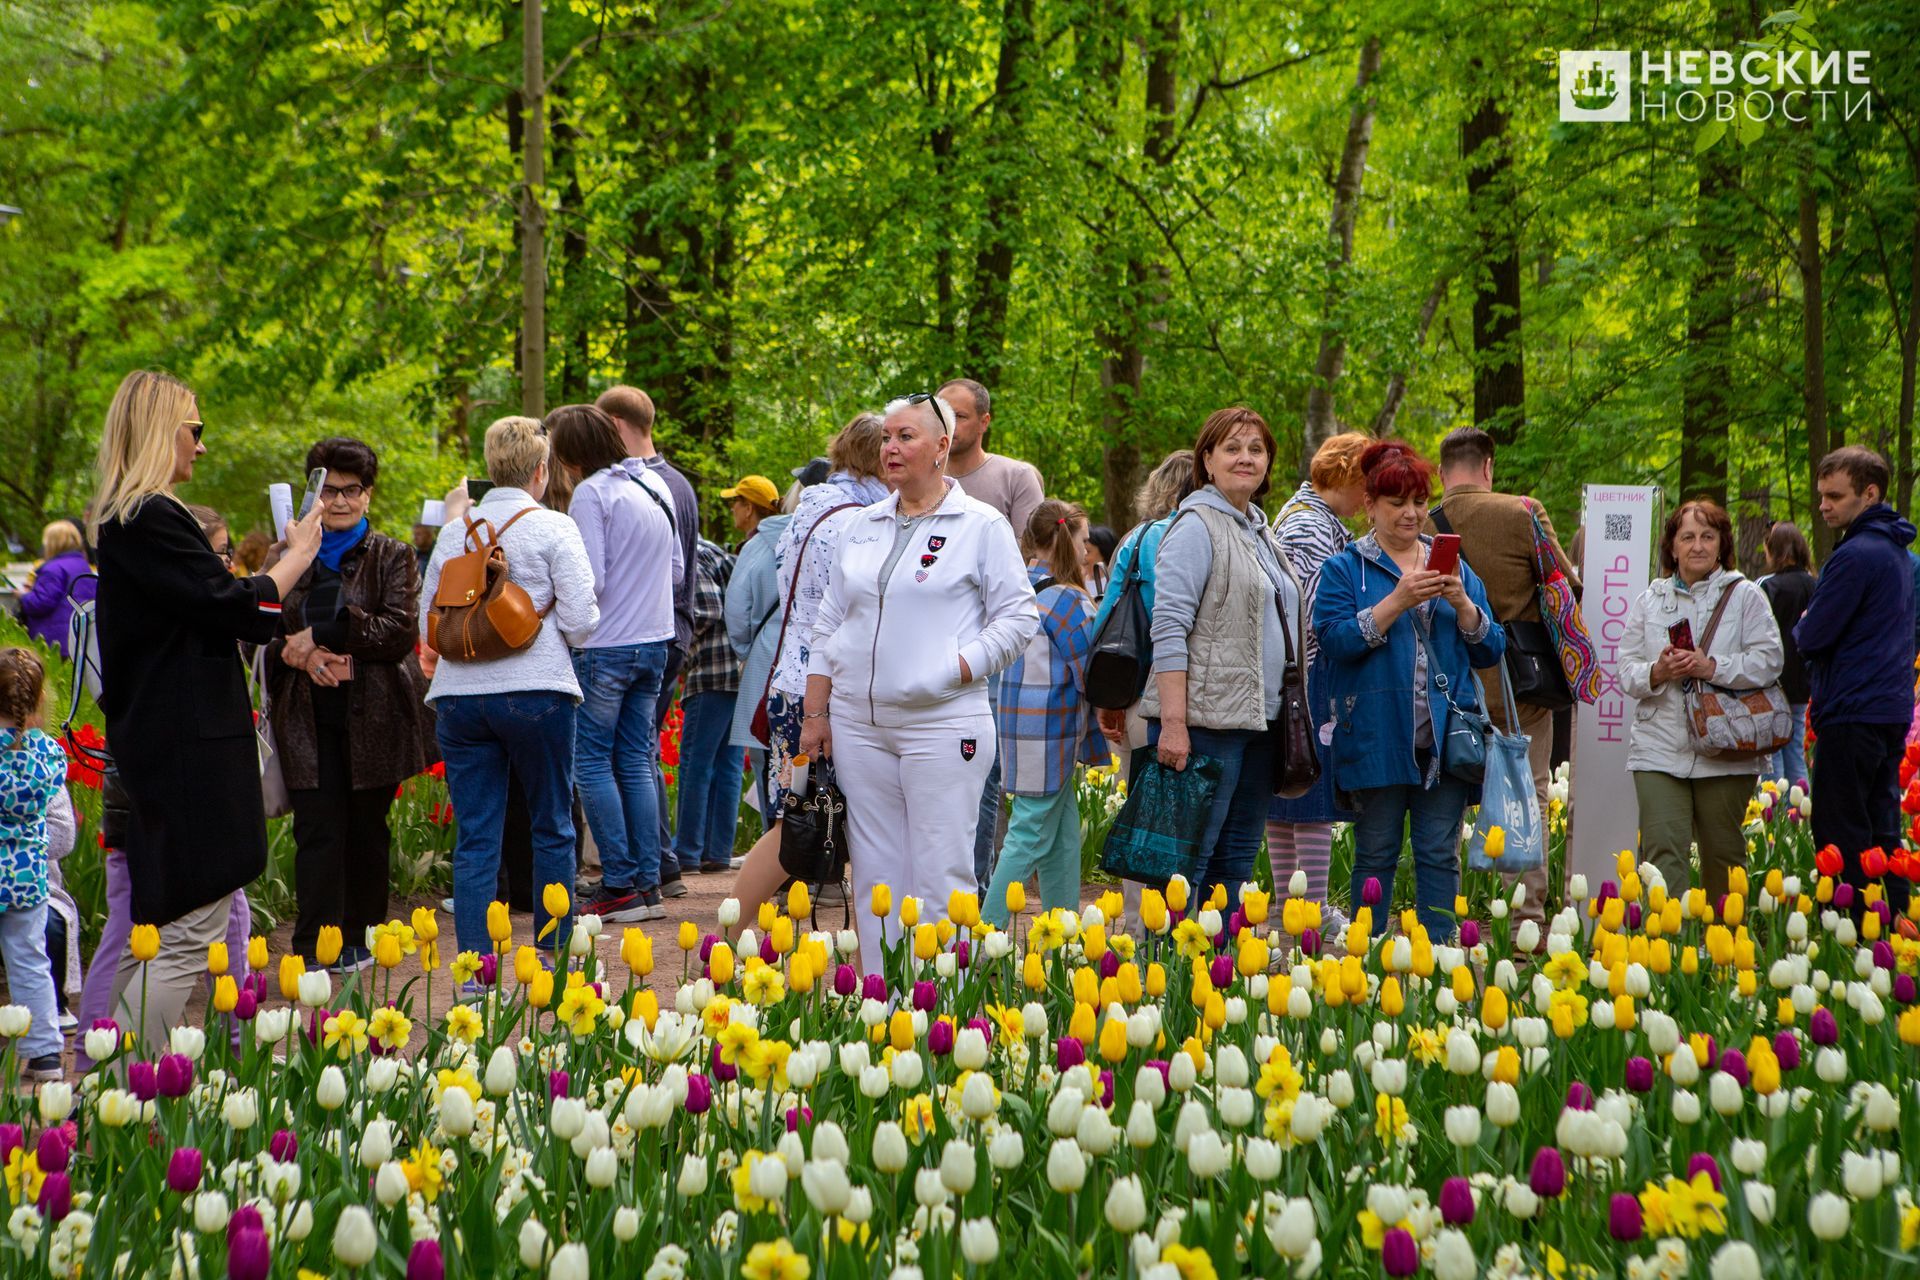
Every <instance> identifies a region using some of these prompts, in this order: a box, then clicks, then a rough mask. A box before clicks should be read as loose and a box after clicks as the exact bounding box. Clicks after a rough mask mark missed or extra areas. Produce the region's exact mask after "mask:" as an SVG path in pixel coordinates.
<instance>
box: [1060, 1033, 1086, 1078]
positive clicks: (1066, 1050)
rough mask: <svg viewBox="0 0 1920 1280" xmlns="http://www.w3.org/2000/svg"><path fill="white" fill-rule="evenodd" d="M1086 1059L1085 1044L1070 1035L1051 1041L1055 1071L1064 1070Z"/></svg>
mask: <svg viewBox="0 0 1920 1280" xmlns="http://www.w3.org/2000/svg"><path fill="white" fill-rule="evenodd" d="M1086 1060H1087V1046H1085V1045H1083V1044H1081V1043H1080V1042H1079V1041H1078V1040H1076V1039H1074V1038H1073V1037H1072V1036H1061V1037H1060V1038H1059V1039H1058V1040H1056V1041H1054V1042H1053V1067H1054V1070H1056V1071H1066V1070H1068V1069H1069V1068H1072V1067H1077V1066H1079V1065H1080V1064H1081V1063H1083V1062H1085V1061H1086Z"/></svg>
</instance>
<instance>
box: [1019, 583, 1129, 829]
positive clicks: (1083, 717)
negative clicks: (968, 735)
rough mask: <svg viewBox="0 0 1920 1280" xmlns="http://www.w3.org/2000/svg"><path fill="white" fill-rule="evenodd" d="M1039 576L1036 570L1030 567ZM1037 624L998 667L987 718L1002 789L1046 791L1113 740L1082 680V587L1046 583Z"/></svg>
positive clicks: (1089, 632) (1085, 647) (1088, 633)
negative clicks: (996, 736) (1009, 661)
mask: <svg viewBox="0 0 1920 1280" xmlns="http://www.w3.org/2000/svg"><path fill="white" fill-rule="evenodd" d="M1027 575H1028V578H1029V580H1030V581H1032V582H1035V583H1038V582H1040V581H1041V580H1042V579H1043V578H1044V577H1045V576H1046V574H1045V572H1044V571H1043V570H1040V569H1037V568H1029V569H1028V570H1027ZM1038 603H1039V606H1040V629H1039V630H1038V631H1036V632H1034V633H1033V639H1031V640H1029V641H1028V642H1027V648H1026V652H1025V653H1023V654H1021V655H1020V656H1019V657H1018V658H1015V659H1014V661H1013V665H1012V666H1010V667H1008V668H1007V669H1006V670H1005V671H1002V672H1001V673H1000V674H999V676H998V677H996V678H997V679H998V681H999V706H998V707H997V708H996V710H995V711H994V723H995V726H996V727H997V728H998V729H999V731H1000V778H1001V783H1002V785H1003V786H1004V787H1005V788H1006V790H1007V793H1008V794H1009V795H1017V796H1046V795H1052V794H1053V793H1054V792H1056V791H1059V790H1060V789H1061V788H1062V787H1066V786H1069V785H1071V784H1072V782H1073V767H1074V765H1075V764H1076V763H1078V764H1105V763H1106V762H1107V760H1108V759H1109V758H1110V757H1111V755H1112V748H1110V747H1109V746H1108V745H1107V741H1106V739H1105V738H1103V737H1101V736H1100V730H1099V727H1098V726H1097V725H1096V723H1095V721H1094V718H1093V708H1091V707H1089V706H1088V705H1087V703H1086V701H1085V699H1084V698H1083V697H1082V696H1081V695H1082V692H1083V691H1084V689H1085V688H1086V677H1087V653H1088V651H1089V650H1090V649H1091V648H1092V645H1093V613H1092V610H1091V609H1090V607H1089V603H1090V602H1089V601H1088V599H1087V597H1086V595H1085V594H1084V593H1082V592H1079V591H1075V590H1073V589H1072V588H1071V587H1063V586H1058V585H1055V586H1050V587H1046V588H1045V589H1043V590H1042V591H1041V592H1040V594H1039V601H1038Z"/></svg>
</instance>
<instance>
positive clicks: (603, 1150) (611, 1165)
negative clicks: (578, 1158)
mask: <svg viewBox="0 0 1920 1280" xmlns="http://www.w3.org/2000/svg"><path fill="white" fill-rule="evenodd" d="M619 1173H620V1157H619V1156H617V1155H615V1154H614V1153H613V1148H612V1147H595V1148H594V1149H593V1150H592V1151H590V1152H588V1153H587V1168H586V1178H587V1185H588V1186H590V1187H594V1188H596V1189H598V1190H601V1191H605V1190H606V1189H607V1188H608V1187H610V1186H612V1185H613V1181H614V1179H615V1178H616V1177H618V1176H619Z"/></svg>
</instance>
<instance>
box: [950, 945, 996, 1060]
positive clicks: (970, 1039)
mask: <svg viewBox="0 0 1920 1280" xmlns="http://www.w3.org/2000/svg"><path fill="white" fill-rule="evenodd" d="M948 954H951V953H948ZM953 1065H954V1066H956V1067H958V1068H960V1069H961V1070H962V1071H978V1070H979V1069H980V1068H982V1067H984V1066H986V1065H987V1038H986V1036H984V1035H982V1034H981V1033H980V1028H978V1027H962V1028H960V1031H959V1033H958V1034H957V1035H955V1036H954V1037H953Z"/></svg>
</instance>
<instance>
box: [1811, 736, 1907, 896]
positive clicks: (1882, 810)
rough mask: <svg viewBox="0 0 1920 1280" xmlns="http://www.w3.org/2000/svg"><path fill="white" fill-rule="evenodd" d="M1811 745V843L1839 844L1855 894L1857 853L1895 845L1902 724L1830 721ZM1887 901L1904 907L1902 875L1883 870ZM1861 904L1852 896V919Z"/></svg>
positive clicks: (1859, 882) (1860, 880) (1862, 885)
mask: <svg viewBox="0 0 1920 1280" xmlns="http://www.w3.org/2000/svg"><path fill="white" fill-rule="evenodd" d="M1818 733H1819V735H1820V736H1819V739H1818V741H1817V742H1816V743H1815V744H1814V751H1813V778H1812V782H1813V823H1812V826H1813V845H1814V848H1816V849H1824V848H1826V847H1827V846H1828V845H1833V846H1834V847H1835V848H1837V849H1838V850H1840V856H1841V857H1842V858H1844V859H1845V866H1844V867H1843V868H1842V870H1841V872H1840V878H1841V879H1842V880H1844V881H1845V882H1846V883H1848V884H1850V885H1852V886H1853V891H1854V893H1855V894H1859V893H1861V892H1863V891H1864V890H1865V889H1866V887H1867V877H1866V873H1865V872H1863V871H1862V870H1861V869H1860V855H1861V854H1862V853H1865V852H1866V851H1867V850H1868V849H1873V848H1879V849H1880V850H1882V851H1883V852H1886V853H1889V854H1891V853H1893V852H1894V851H1896V850H1898V849H1899V848H1900V756H1901V754H1902V753H1903V752H1904V751H1905V750H1906V743H1907V726H1906V725H1903V724H1831V725H1823V726H1821V727H1820V728H1819V730H1818ZM1884 884H1885V886H1886V894H1887V905H1888V906H1890V907H1892V908H1893V910H1894V912H1895V914H1899V913H1901V912H1904V911H1905V910H1906V909H1907V898H1908V884H1907V881H1906V878H1905V877H1904V876H1888V877H1886V879H1885V881H1884ZM1862 906H1863V904H1862V903H1861V902H1860V900H1859V898H1857V897H1856V898H1855V899H1854V906H1853V914H1854V917H1855V918H1856V919H1857V918H1859V916H1860V914H1861V911H1862Z"/></svg>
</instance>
